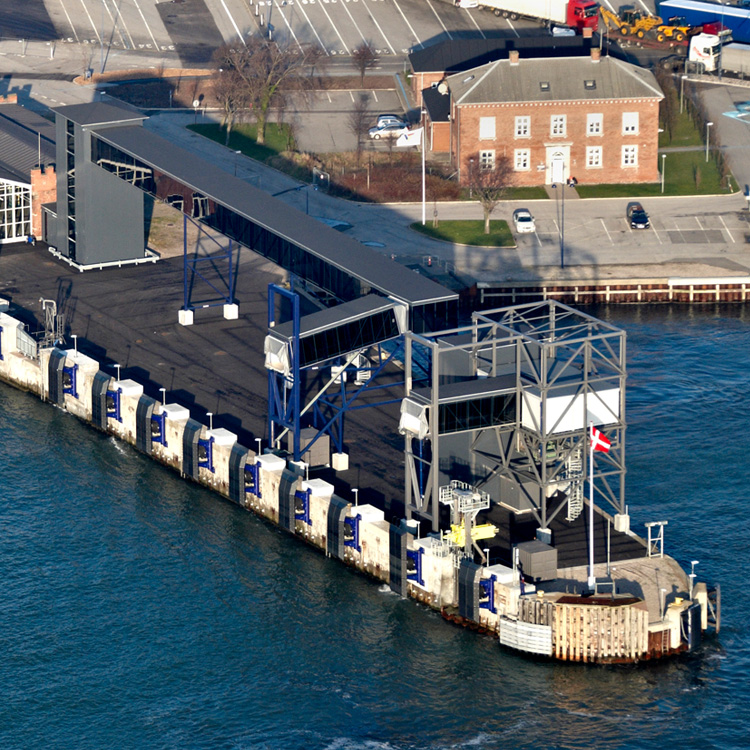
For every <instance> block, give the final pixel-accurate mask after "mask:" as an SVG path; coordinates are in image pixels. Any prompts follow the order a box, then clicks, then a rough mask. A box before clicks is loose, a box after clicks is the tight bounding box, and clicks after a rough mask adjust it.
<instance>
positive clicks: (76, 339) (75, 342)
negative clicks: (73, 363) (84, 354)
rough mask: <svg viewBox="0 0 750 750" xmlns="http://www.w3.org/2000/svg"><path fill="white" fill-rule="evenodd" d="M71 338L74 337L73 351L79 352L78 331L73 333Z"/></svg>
mask: <svg viewBox="0 0 750 750" xmlns="http://www.w3.org/2000/svg"><path fill="white" fill-rule="evenodd" d="M70 338H72V339H73V351H74V352H75V353H76V354H78V334H77V333H71V334H70Z"/></svg>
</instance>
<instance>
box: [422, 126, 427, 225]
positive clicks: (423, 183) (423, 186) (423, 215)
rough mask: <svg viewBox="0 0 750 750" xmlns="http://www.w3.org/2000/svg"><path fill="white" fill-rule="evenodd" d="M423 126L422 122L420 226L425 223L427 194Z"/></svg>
mask: <svg viewBox="0 0 750 750" xmlns="http://www.w3.org/2000/svg"><path fill="white" fill-rule="evenodd" d="M426 129H427V128H425V126H424V124H423V125H422V226H424V224H425V217H426V208H425V203H426V201H425V199H426V196H427V191H426V189H425V177H424V152H425V130H426Z"/></svg>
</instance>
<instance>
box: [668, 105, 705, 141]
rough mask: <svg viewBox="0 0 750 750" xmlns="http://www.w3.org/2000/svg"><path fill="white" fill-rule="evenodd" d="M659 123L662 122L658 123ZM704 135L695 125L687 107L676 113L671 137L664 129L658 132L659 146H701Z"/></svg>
mask: <svg viewBox="0 0 750 750" xmlns="http://www.w3.org/2000/svg"><path fill="white" fill-rule="evenodd" d="M660 125H663V124H662V123H660ZM705 135H706V134H705V133H701V131H700V129H699V128H698V127H696V124H695V122H694V121H693V118H692V117H691V116H690V115H689V114H688V111H687V109H685V110H683V112H682V114H679V113H678V114H677V118H676V120H675V125H674V129H673V131H672V137H671V138H670V137H669V133H667V131H666V129H665V130H664V132H663V133H659V148H667V147H669V146H702V145H703V144H704V143H705V140H704V137H705Z"/></svg>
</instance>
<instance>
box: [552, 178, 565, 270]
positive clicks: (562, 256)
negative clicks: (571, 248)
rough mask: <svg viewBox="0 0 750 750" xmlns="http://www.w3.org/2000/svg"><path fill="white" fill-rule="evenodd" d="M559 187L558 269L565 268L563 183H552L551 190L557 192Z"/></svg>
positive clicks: (562, 181)
mask: <svg viewBox="0 0 750 750" xmlns="http://www.w3.org/2000/svg"><path fill="white" fill-rule="evenodd" d="M558 185H559V187H560V192H561V193H562V211H561V213H560V268H565V181H564V179H563V180H561V181H560V182H559V183H552V189H553V190H557V187H558Z"/></svg>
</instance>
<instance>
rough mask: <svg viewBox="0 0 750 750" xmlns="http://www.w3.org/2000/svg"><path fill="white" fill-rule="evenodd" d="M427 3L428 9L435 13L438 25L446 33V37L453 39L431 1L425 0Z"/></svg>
mask: <svg viewBox="0 0 750 750" xmlns="http://www.w3.org/2000/svg"><path fill="white" fill-rule="evenodd" d="M427 5H429V6H430V10H431V11H432V12H433V13H434V14H435V18H437V20H438V21H440V25H441V26H442V27H443V31H444V32H445V33H446V34H447V35H448V39H450V40H451V41H453V37H452V36H451V33H450V31H448V27H447V26H446V25H445V24H444V23H443V19H442V18H440V16H439V15H438V14H437V11H436V10H435V8H434V7H433V6H432V3H431V2H430V0H427Z"/></svg>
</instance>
